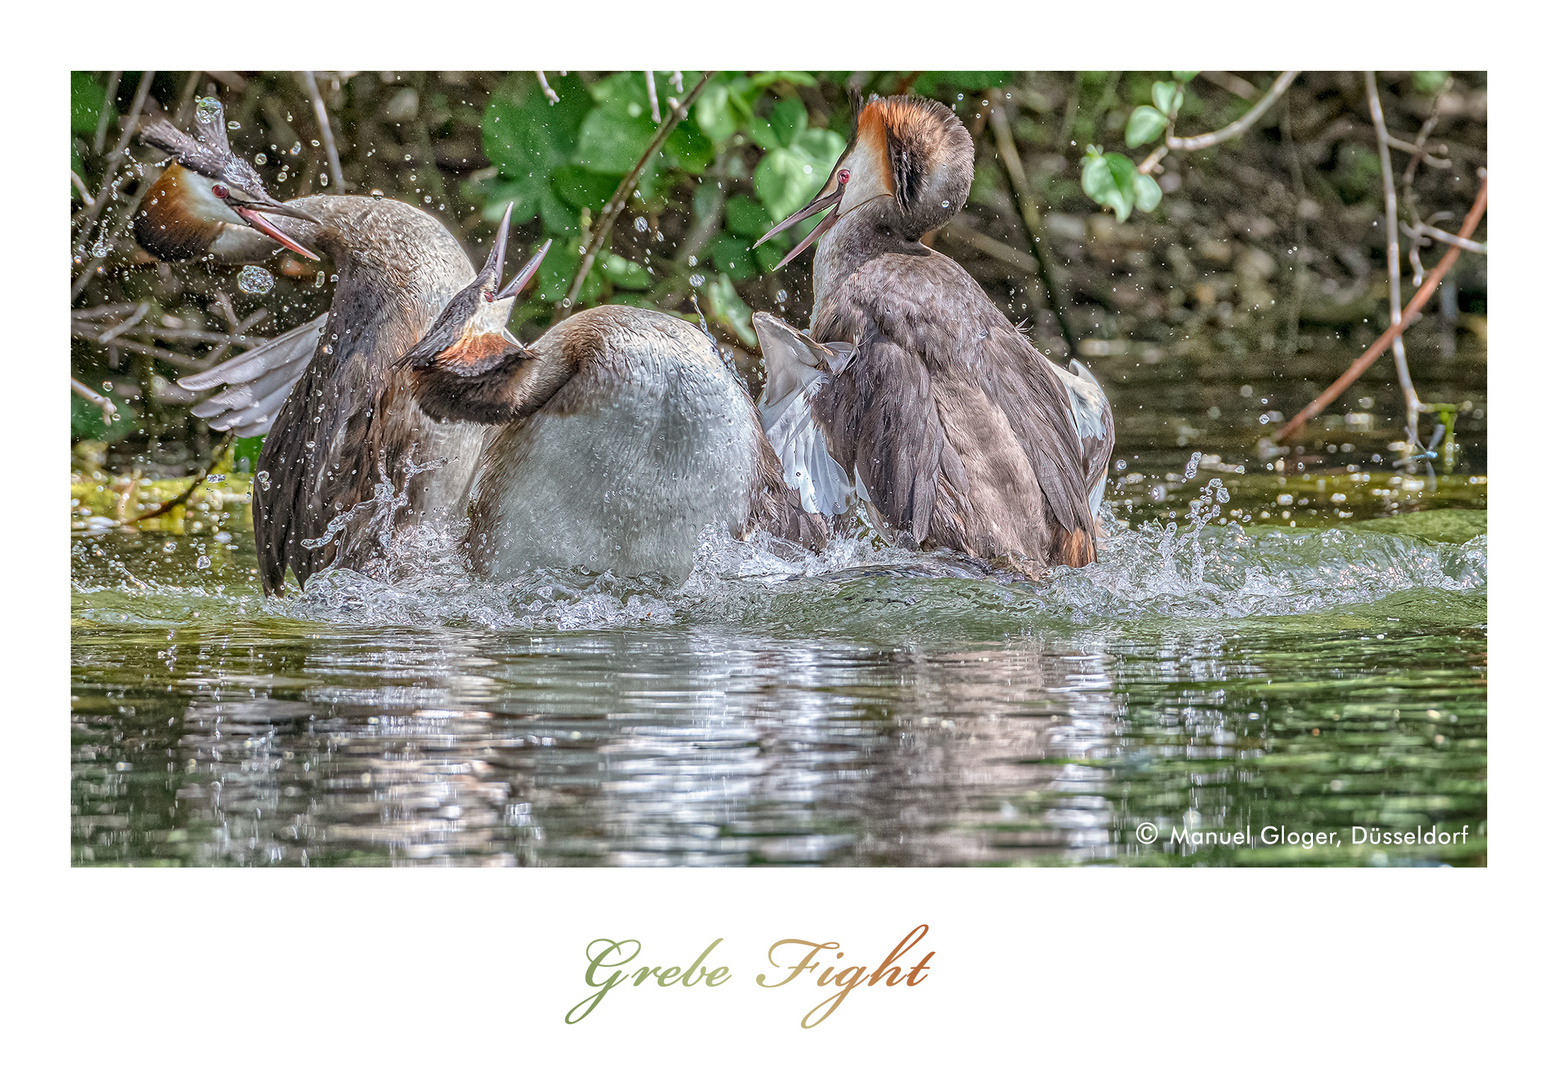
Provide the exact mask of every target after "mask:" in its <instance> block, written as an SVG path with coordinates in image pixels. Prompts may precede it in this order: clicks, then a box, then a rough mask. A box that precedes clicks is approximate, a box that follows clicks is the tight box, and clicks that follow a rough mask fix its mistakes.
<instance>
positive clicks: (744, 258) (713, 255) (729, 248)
mask: <svg viewBox="0 0 1558 1080" xmlns="http://www.w3.org/2000/svg"><path fill="white" fill-rule="evenodd" d="M748 246H749V245H748V242H747V241H743V240H738V239H736V238H735V237H734V236H731V235H730V234H729V233H721V234H720V235H719V237H718V238H716V239H715V240H714V242H713V243H711V244H709V245H708V246H707V247H705V248H704V249H703V254H702V255H700V256H699V257H698V263H699V265H700V266H707V267H708V268H709V269H710V270H716V271H718V272H719V273H721V274H723V275H725V276H728V277H729V278H730V279H731V280H732V281H745V280H746V279H747V278H749V277H751V276H752V275H753V274H755V273H757V265H756V264H755V263H754V262H753V261H752V255H751V253H750V252H749V251H747V247H748Z"/></svg>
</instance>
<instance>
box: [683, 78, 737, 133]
mask: <svg viewBox="0 0 1558 1080" xmlns="http://www.w3.org/2000/svg"><path fill="white" fill-rule="evenodd" d="M693 119H694V120H696V121H697V123H698V129H699V130H700V131H702V132H703V133H704V134H705V135H706V136H708V137H709V138H710V139H712V140H713V141H714V142H724V141H725V140H726V139H728V138H730V137H731V136H732V135H734V134H735V133H736V132H737V131H738V130H740V128H741V114H740V113H739V112H738V111H737V110H736V107H735V104H734V103H733V102H732V101H731V91H730V86H729V85H728V84H726V83H716V82H714V81H713V80H710V82H709V85H708V86H705V87H704V88H703V93H702V94H700V95H699V97H698V100H697V102H696V103H695V104H694V105H693Z"/></svg>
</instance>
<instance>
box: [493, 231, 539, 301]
mask: <svg viewBox="0 0 1558 1080" xmlns="http://www.w3.org/2000/svg"><path fill="white" fill-rule="evenodd" d="M507 220H508V218H507V217H506V216H505V218H504V221H505V222H507ZM551 248H552V242H551V241H550V240H548V241H547V242H546V243H544V244H542V245H541V250H540V251H538V252H536V253H535V254H534V255H532V256H531V257H530V261H529V262H527V263H526V264H525V265H524V267H523V268H521V269H520V271H519V273H517V274H515V275H514V280H513V281H511V282H509V283H508V284H507V285H505V286H504V287H503V291H502V292H500V293H498V295H497V296H495V297H493V300H494V301H497V300H507V299H508V298H509V297H511V296H518V295H519V294H520V291H521V290H522V289H524V287H525V286H526V285H528V284H530V279H531V278H533V277H535V276H536V271H537V270H539V269H541V260H542V259H545V258H546V253H547V252H548V251H550V250H551Z"/></svg>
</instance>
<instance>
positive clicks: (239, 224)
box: [136, 99, 512, 592]
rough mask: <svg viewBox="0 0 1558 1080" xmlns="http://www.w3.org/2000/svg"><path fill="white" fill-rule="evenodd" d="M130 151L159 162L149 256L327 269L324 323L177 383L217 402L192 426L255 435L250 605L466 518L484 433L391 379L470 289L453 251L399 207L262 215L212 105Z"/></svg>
mask: <svg viewBox="0 0 1558 1080" xmlns="http://www.w3.org/2000/svg"><path fill="white" fill-rule="evenodd" d="M142 137H143V138H144V140H145V141H146V142H147V143H149V144H150V145H153V146H156V147H158V148H159V149H161V150H163V151H164V152H166V153H169V154H171V155H173V163H172V164H171V165H169V167H168V169H167V170H166V171H165V172H164V173H163V174H162V176H161V177H159V178H158V180H157V181H156V183H155V184H154V186H153V188H152V190H151V191H149V192H148V197H147V199H145V200H143V203H142V206H143V207H144V215H143V216H142V217H140V218H138V219H137V221H136V236H137V238H138V239H139V240H140V241H141V243H142V245H143V246H145V247H146V249H147V250H148V251H150V252H152V254H154V255H158V256H160V257H162V258H165V259H183V258H194V257H197V256H204V255H207V254H209V255H212V256H215V257H216V258H217V259H218V260H219V261H222V262H229V263H233V262H261V261H263V260H265V259H267V258H269V257H270V256H271V255H273V254H275V253H276V251H277V249H278V246H279V247H282V248H285V249H287V250H289V251H292V252H295V253H298V254H301V255H304V256H306V257H309V258H314V257H315V253H316V252H317V253H318V254H319V256H322V257H324V258H326V259H329V260H331V262H332V263H333V264H334V269H335V274H334V276H333V278H332V280H334V281H335V285H334V294H333V296H332V297H331V303H330V310H329V311H327V312H326V313H325V314H324V315H321V316H319V317H318V318H316V319H313V320H310V321H309V322H306V323H304V324H302V325H301V326H297V327H293V328H291V329H289V330H287V331H286V332H284V333H282V334H279V335H278V336H276V337H273V338H272V339H271V340H270V341H268V342H265V343H264V344H262V345H260V346H259V347H257V348H253V349H250V350H249V351H247V352H244V353H240V354H239V355H238V356H236V357H234V358H233V359H231V360H228V361H226V362H224V363H222V364H219V365H217V366H216V367H213V368H211V369H210V370H208V371H204V372H200V373H198V374H196V375H191V376H185V377H184V378H183V379H181V380H179V382H180V385H182V386H183V387H185V388H186V389H189V390H210V389H214V388H218V387H221V388H222V389H220V391H219V392H218V393H216V394H215V395H213V396H212V397H210V398H208V399H206V400H205V401H202V402H200V403H198V404H197V405H195V406H194V408H193V409H192V411H193V412H194V413H195V415H197V416H200V417H202V418H204V419H206V420H207V422H208V423H209V424H211V426H213V427H215V428H219V429H225V430H229V431H233V432H235V433H237V434H240V435H245V436H249V435H260V434H265V435H266V436H267V437H266V439H265V444H264V446H263V448H262V449H261V451H260V458H259V461H258V462H257V463H256V479H257V482H256V484H255V486H254V492H253V504H252V505H253V510H254V537H255V550H256V554H257V556H258V558H259V564H260V581H261V584H262V585H263V586H264V588H265V590H266V591H267V592H277V591H279V590H280V589H281V588H282V587H283V585H284V583H285V580H286V574H287V571H288V570H289V569H290V570H292V571H293V573H294V574H295V575H296V577H297V580H298V583H299V584H303V583H305V582H306V581H307V580H308V578H309V577H310V576H312V575H313V574H316V573H319V572H320V571H322V570H324V569H325V568H327V567H330V566H340V567H345V568H349V569H353V570H364V569H367V568H370V567H372V566H375V565H379V564H380V563H381V562H382V559H383V556H384V554H385V549H386V541H387V540H389V541H392V540H393V539H394V538H396V537H399V536H401V535H403V534H404V533H405V532H406V531H407V530H409V529H410V528H412V527H413V526H415V525H418V524H422V523H430V522H436V521H438V520H441V519H442V518H444V517H445V516H446V515H447V513H448V512H449V511H451V510H454V509H455V508H457V507H458V508H461V509H463V508H464V506H465V501H466V498H467V496H468V494H469V491H470V483H471V477H472V476H473V475H474V473H475V470H476V463H477V459H478V457H479V455H480V452H481V448H482V446H483V444H484V443H485V442H486V439H487V436H488V429H487V428H486V427H485V426H483V425H481V424H477V423H466V422H458V421H457V422H441V421H439V420H437V419H435V418H434V417H433V416H431V415H429V414H428V413H427V412H425V411H424V410H423V409H422V408H421V406H420V405H418V404H417V402H416V398H415V395H414V394H412V393H410V391H409V388H408V387H407V386H406V382H407V376H406V375H405V374H404V373H401V372H399V371H398V370H397V369H396V367H395V364H396V362H397V361H398V360H400V359H401V358H402V357H403V356H405V355H406V353H407V352H408V351H409V350H410V349H411V348H412V346H414V345H415V344H416V343H417V342H418V341H420V340H421V339H422V337H423V336H424V335H425V334H426V333H427V332H428V330H429V329H430V328H431V327H432V325H433V322H434V320H435V319H436V318H437V317H438V315H439V313H440V312H442V311H443V310H444V308H445V307H446V306H447V305H448V303H449V302H450V300H451V299H453V298H454V297H455V295H456V294H458V293H459V292H460V291H461V290H462V289H464V288H465V287H466V286H467V285H468V284H469V283H470V282H471V278H472V276H473V273H474V271H473V270H472V267H471V260H470V257H469V256H468V255H467V254H466V253H465V249H464V248H463V247H461V245H460V242H459V241H458V240H456V239H455V237H454V236H453V234H451V233H450V232H449V230H448V229H447V228H445V227H444V225H443V224H442V223H441V222H439V221H438V219H437V218H435V217H433V216H432V215H431V214H428V213H426V212H425V211H423V210H420V209H418V208H417V207H414V206H410V205H408V204H406V203H403V202H400V201H399V200H396V199H386V198H380V197H377V196H365V195H337V194H319V195H307V196H304V197H302V198H298V199H293V200H291V201H289V202H286V203H281V202H277V201H276V200H275V199H272V198H271V197H270V196H269V195H268V194H266V192H265V188H264V186H263V184H262V183H261V181H260V177H259V175H258V173H257V172H256V171H255V170H254V168H253V166H251V165H250V164H249V163H247V162H245V161H244V160H242V159H241V158H239V157H238V156H237V155H236V154H235V153H234V152H233V149H232V147H231V146H230V145H229V143H228V139H227V126H226V123H225V122H224V120H223V114H222V108H221V105H220V103H218V102H216V101H215V100H213V99H207V100H205V101H202V102H201V103H200V107H199V108H198V109H197V110H196V114H195V130H194V133H193V134H185V133H183V132H181V131H178V130H177V129H176V128H174V127H172V126H171V125H169V124H166V123H161V122H158V123H153V124H150V125H148V126H147V128H146V129H145V130H144V131H143V133H142ZM500 254H501V253H500ZM497 269H498V272H501V269H502V268H501V267H498V268H497ZM492 287H493V288H494V289H495V290H496V288H497V285H496V282H494V283H493V286H492ZM510 307H512V304H511V303H509V304H505V305H504V306H503V310H504V311H505V312H506V311H507V310H508V309H509V308H510ZM492 318H496V315H495V314H494V315H493V316H492ZM505 318H506V316H505ZM386 491H387V492H390V493H392V494H386ZM386 517H387V518H388V520H382V519H383V518H386Z"/></svg>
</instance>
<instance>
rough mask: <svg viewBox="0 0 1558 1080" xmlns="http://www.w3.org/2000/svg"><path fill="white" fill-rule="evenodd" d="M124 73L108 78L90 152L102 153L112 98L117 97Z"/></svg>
mask: <svg viewBox="0 0 1558 1080" xmlns="http://www.w3.org/2000/svg"><path fill="white" fill-rule="evenodd" d="M123 76H124V72H122V71H115V72H113V73H111V74H110V75H109V76H108V93H106V94H104V95H103V111H102V112H100V113H98V114H97V134H95V135H93V136H92V152H93V153H94V154H101V153H102V152H103V140H104V139H106V138H107V137H108V121H109V120H110V119H111V118H112V114H113V109H114V98H116V97H118V96H119V80H120V79H121V78H122V77H123Z"/></svg>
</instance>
